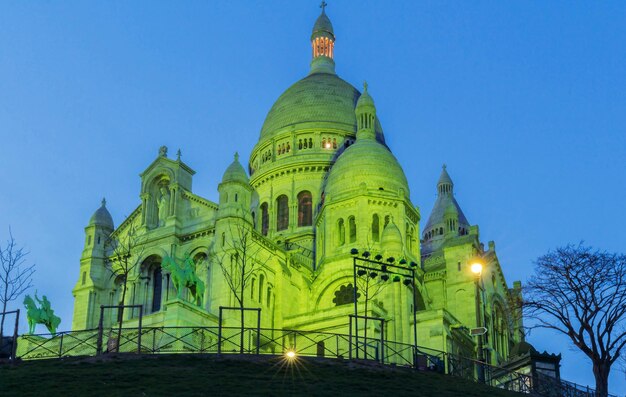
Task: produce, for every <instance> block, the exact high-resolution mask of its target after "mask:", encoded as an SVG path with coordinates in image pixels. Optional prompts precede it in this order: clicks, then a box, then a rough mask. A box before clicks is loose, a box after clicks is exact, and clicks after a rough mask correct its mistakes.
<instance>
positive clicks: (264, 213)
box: [261, 203, 270, 236]
mask: <svg viewBox="0 0 626 397" xmlns="http://www.w3.org/2000/svg"><path fill="white" fill-rule="evenodd" d="M269 227H270V214H269V211H268V210H267V203H263V204H261V234H262V235H264V236H267V231H268V229H269Z"/></svg>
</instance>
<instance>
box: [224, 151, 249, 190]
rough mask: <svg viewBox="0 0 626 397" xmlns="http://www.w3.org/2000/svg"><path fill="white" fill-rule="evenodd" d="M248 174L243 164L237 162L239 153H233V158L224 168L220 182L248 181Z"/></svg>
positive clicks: (246, 182)
mask: <svg viewBox="0 0 626 397" xmlns="http://www.w3.org/2000/svg"><path fill="white" fill-rule="evenodd" d="M249 181H250V180H249V179H248V174H246V170H244V169H243V166H242V165H241V163H240V162H239V154H238V153H235V159H234V160H233V162H232V163H231V164H230V165H229V166H228V168H226V171H224V176H223V177H222V183H226V182H240V183H245V184H248V183H249Z"/></svg>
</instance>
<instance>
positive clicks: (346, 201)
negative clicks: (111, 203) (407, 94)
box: [72, 8, 523, 364]
mask: <svg viewBox="0 0 626 397" xmlns="http://www.w3.org/2000/svg"><path fill="white" fill-rule="evenodd" d="M310 43H311V47H312V60H311V64H310V70H309V71H308V73H307V74H306V76H304V77H303V78H302V79H301V80H299V81H297V82H295V83H294V84H293V85H292V86H290V87H289V88H287V89H286V90H285V91H284V93H283V94H282V95H280V97H279V98H278V99H277V100H276V102H275V103H274V104H273V106H272V107H271V109H270V110H269V113H268V114H267V117H266V118H265V121H264V122H263V125H262V127H261V130H260V135H259V139H258V141H257V142H256V144H255V145H254V148H253V150H252V153H251V155H250V158H249V160H248V163H247V166H246V167H244V166H243V165H242V162H243V160H242V159H240V158H239V156H238V155H237V154H235V155H234V158H233V161H232V163H231V164H230V165H228V166H227V167H225V171H224V174H223V177H222V180H221V182H220V183H219V185H218V186H217V190H218V192H219V201H218V202H212V201H210V200H207V199H205V198H203V197H200V196H198V195H197V194H195V193H194V192H193V189H192V182H193V179H194V174H195V172H194V170H193V169H192V167H191V165H190V164H186V163H185V162H183V161H182V160H181V158H180V153H178V154H174V155H172V154H171V153H168V150H167V148H166V147H161V148H160V149H159V150H158V152H157V151H156V148H155V152H157V153H155V154H157V155H156V157H155V159H154V161H153V162H152V163H151V164H149V165H148V167H147V168H146V169H145V170H144V171H143V172H142V173H141V194H140V197H139V199H140V200H138V206H137V207H136V208H135V209H134V210H133V211H132V213H131V214H130V216H128V217H127V218H126V219H124V220H123V221H122V222H121V223H120V224H119V225H117V227H116V226H115V225H114V222H113V219H112V217H111V215H110V214H109V212H108V210H107V208H106V202H105V201H104V200H103V201H102V204H101V206H100V208H98V209H97V210H96V211H95V213H94V214H93V216H92V217H91V219H90V220H89V223H88V224H87V226H86V227H85V241H84V250H83V252H82V255H81V259H80V266H77V267H76V270H77V271H76V280H77V282H76V284H75V286H74V289H73V296H74V316H73V321H72V328H73V330H83V329H94V328H96V327H98V325H99V323H100V322H102V324H103V326H104V327H112V326H115V324H117V323H118V322H119V321H123V322H124V324H125V325H124V326H132V325H133V324H136V323H137V321H138V320H139V318H138V317H139V314H138V311H137V310H136V308H137V307H138V306H141V309H142V318H141V321H142V324H143V325H144V326H154V327H170V326H171V327H174V326H198V327H214V326H217V325H218V323H219V322H220V321H221V322H222V325H228V326H239V325H240V324H241V321H242V319H243V317H244V316H243V315H241V312H242V311H241V310H237V308H239V309H241V308H242V307H245V308H246V309H254V310H253V311H250V312H249V313H248V311H246V316H245V319H243V322H244V323H245V325H246V326H248V325H254V324H256V323H257V321H260V326H261V327H262V328H267V329H289V330H317V331H324V332H329V333H336V334H347V333H348V332H350V327H351V319H350V315H351V314H355V311H356V313H357V314H358V315H361V316H369V317H371V318H376V319H381V321H370V322H369V323H368V325H364V326H365V327H367V329H368V331H369V332H370V335H372V336H376V335H380V333H381V332H384V335H385V338H386V339H387V340H390V341H396V342H399V343H407V344H412V343H413V342H414V337H415V338H416V339H417V344H418V345H419V346H423V347H425V348H430V349H434V350H438V351H443V352H449V353H458V354H463V355H466V356H473V357H476V355H477V354H484V356H483V357H484V359H485V360H487V361H488V362H490V363H493V364H499V363H502V362H504V361H507V360H508V358H509V356H510V355H511V349H512V347H513V346H514V345H516V344H519V342H522V341H523V334H522V332H521V328H522V324H521V317H520V316H518V315H517V314H516V313H515V310H514V309H513V308H512V306H513V305H512V304H511V302H514V301H515V300H516V299H520V289H521V286H520V284H519V283H518V282H516V283H513V286H512V287H509V285H508V284H507V282H506V280H505V278H504V274H503V271H502V267H501V264H500V262H499V260H498V256H497V254H496V245H495V243H493V242H491V241H490V242H488V243H486V244H483V243H482V242H481V241H480V235H479V228H478V226H477V225H475V224H471V223H470V221H469V220H468V219H467V217H466V216H465V214H464V213H463V211H462V209H461V206H460V205H459V203H458V202H457V197H456V196H455V194H454V183H453V181H452V178H451V177H450V174H449V173H448V170H447V169H446V167H445V166H443V168H442V169H441V170H440V172H441V175H440V178H439V181H438V183H437V185H436V186H433V187H432V189H433V191H435V190H436V192H437V200H436V202H435V205H434V208H433V210H432V212H431V213H430V214H429V215H428V216H427V219H426V222H422V227H421V228H420V221H421V220H422V214H421V213H420V210H419V207H418V206H417V205H416V204H415V203H413V202H411V200H410V188H409V183H408V181H407V178H406V176H405V174H404V171H403V168H402V166H401V165H400V163H399V162H398V160H397V159H396V158H395V157H394V155H393V153H392V150H391V149H392V148H390V147H389V146H388V145H387V144H386V143H385V134H393V131H388V132H385V133H384V132H383V127H382V125H381V124H380V122H379V119H378V117H377V113H376V106H375V101H374V98H373V97H372V95H371V94H370V92H369V91H368V86H367V84H364V86H363V88H362V91H359V89H357V88H355V87H354V86H353V85H352V84H350V83H348V82H346V81H344V80H343V79H341V78H340V77H339V76H338V75H337V74H336V72H335V62H334V50H335V48H334V47H335V35H334V32H333V26H332V24H331V21H330V19H329V18H328V16H327V15H326V12H325V10H324V8H322V13H321V15H320V16H319V17H318V18H317V20H316V21H315V24H314V26H313V31H312V34H311V37H310ZM215 166H219V165H218V164H215ZM432 171H433V172H438V171H439V170H432ZM355 258H360V259H359V260H362V259H363V258H365V259H366V260H367V262H366V263H367V264H368V266H370V267H375V266H379V268H380V271H377V272H373V271H372V272H370V271H367V272H365V271H357V267H356V264H357V263H358V261H357V259H355ZM476 261H480V262H481V263H482V268H481V269H479V271H478V272H476V271H474V272H472V269H471V267H472V264H475V263H476ZM384 264H389V265H391V264H393V266H394V268H397V269H400V268H403V267H405V268H406V269H408V270H410V273H411V274H412V275H413V277H412V278H411V279H407V278H406V277H405V276H402V277H401V276H398V275H393V274H392V275H391V277H390V276H389V275H386V274H385V272H386V271H387V270H388V269H387V267H386V266H385V265H384ZM390 268H391V267H390ZM474 270H476V269H474ZM181 274H187V275H190V276H189V277H188V278H187V279H185V278H184V276H181ZM406 274H408V273H406ZM181 280H182V281H181ZM185 280H186V281H185ZM370 288H371V289H370ZM355 301H356V302H355ZM118 305H128V306H134V307H132V308H130V307H129V308H128V309H126V310H125V311H123V312H122V311H121V310H119V308H116V307H115V306H118ZM101 306H105V307H106V306H113V307H112V308H107V309H101ZM220 308H222V309H220ZM220 318H221V320H220ZM481 330H482V331H481ZM476 335H480V340H479V338H477V337H476ZM479 343H480V345H481V347H478V345H479ZM479 349H480V350H482V351H481V352H480V353H477V352H478V351H479ZM479 357H480V356H479Z"/></svg>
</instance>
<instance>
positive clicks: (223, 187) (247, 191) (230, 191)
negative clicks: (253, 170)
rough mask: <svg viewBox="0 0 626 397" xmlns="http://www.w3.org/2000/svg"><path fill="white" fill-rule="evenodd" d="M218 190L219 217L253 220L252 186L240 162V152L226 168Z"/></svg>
mask: <svg viewBox="0 0 626 397" xmlns="http://www.w3.org/2000/svg"><path fill="white" fill-rule="evenodd" d="M217 190H218V192H219V194H220V199H219V209H218V212H217V217H218V218H224V217H229V216H236V217H243V218H245V219H247V220H251V218H250V203H251V201H252V187H250V180H249V179H248V175H247V174H246V171H245V170H244V168H243V166H242V165H241V163H239V154H237V153H235V158H234V160H233V162H232V163H231V164H230V165H229V166H228V168H226V171H225V172H224V176H223V177H222V182H221V183H220V184H219V186H218V187H217Z"/></svg>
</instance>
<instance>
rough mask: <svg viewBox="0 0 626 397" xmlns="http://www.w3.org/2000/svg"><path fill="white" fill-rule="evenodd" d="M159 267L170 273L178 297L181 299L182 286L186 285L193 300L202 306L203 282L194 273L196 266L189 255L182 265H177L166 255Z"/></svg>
mask: <svg viewBox="0 0 626 397" xmlns="http://www.w3.org/2000/svg"><path fill="white" fill-rule="evenodd" d="M161 267H162V268H163V269H165V270H166V271H168V272H169V273H170V277H171V279H172V283H173V284H174V287H175V288H176V292H177V298H178V299H182V292H183V288H185V287H187V288H188V289H189V292H190V293H191V296H192V299H193V302H194V303H195V304H196V305H198V306H202V297H203V296H204V282H202V280H200V279H199V278H198V276H197V275H196V271H195V267H196V266H195V264H194V263H193V260H192V259H191V258H190V257H189V256H187V257H186V258H185V261H184V262H183V265H182V266H179V265H178V264H177V263H176V261H175V260H174V258H172V257H169V256H167V257H165V259H164V260H163V262H162V263H161Z"/></svg>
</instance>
